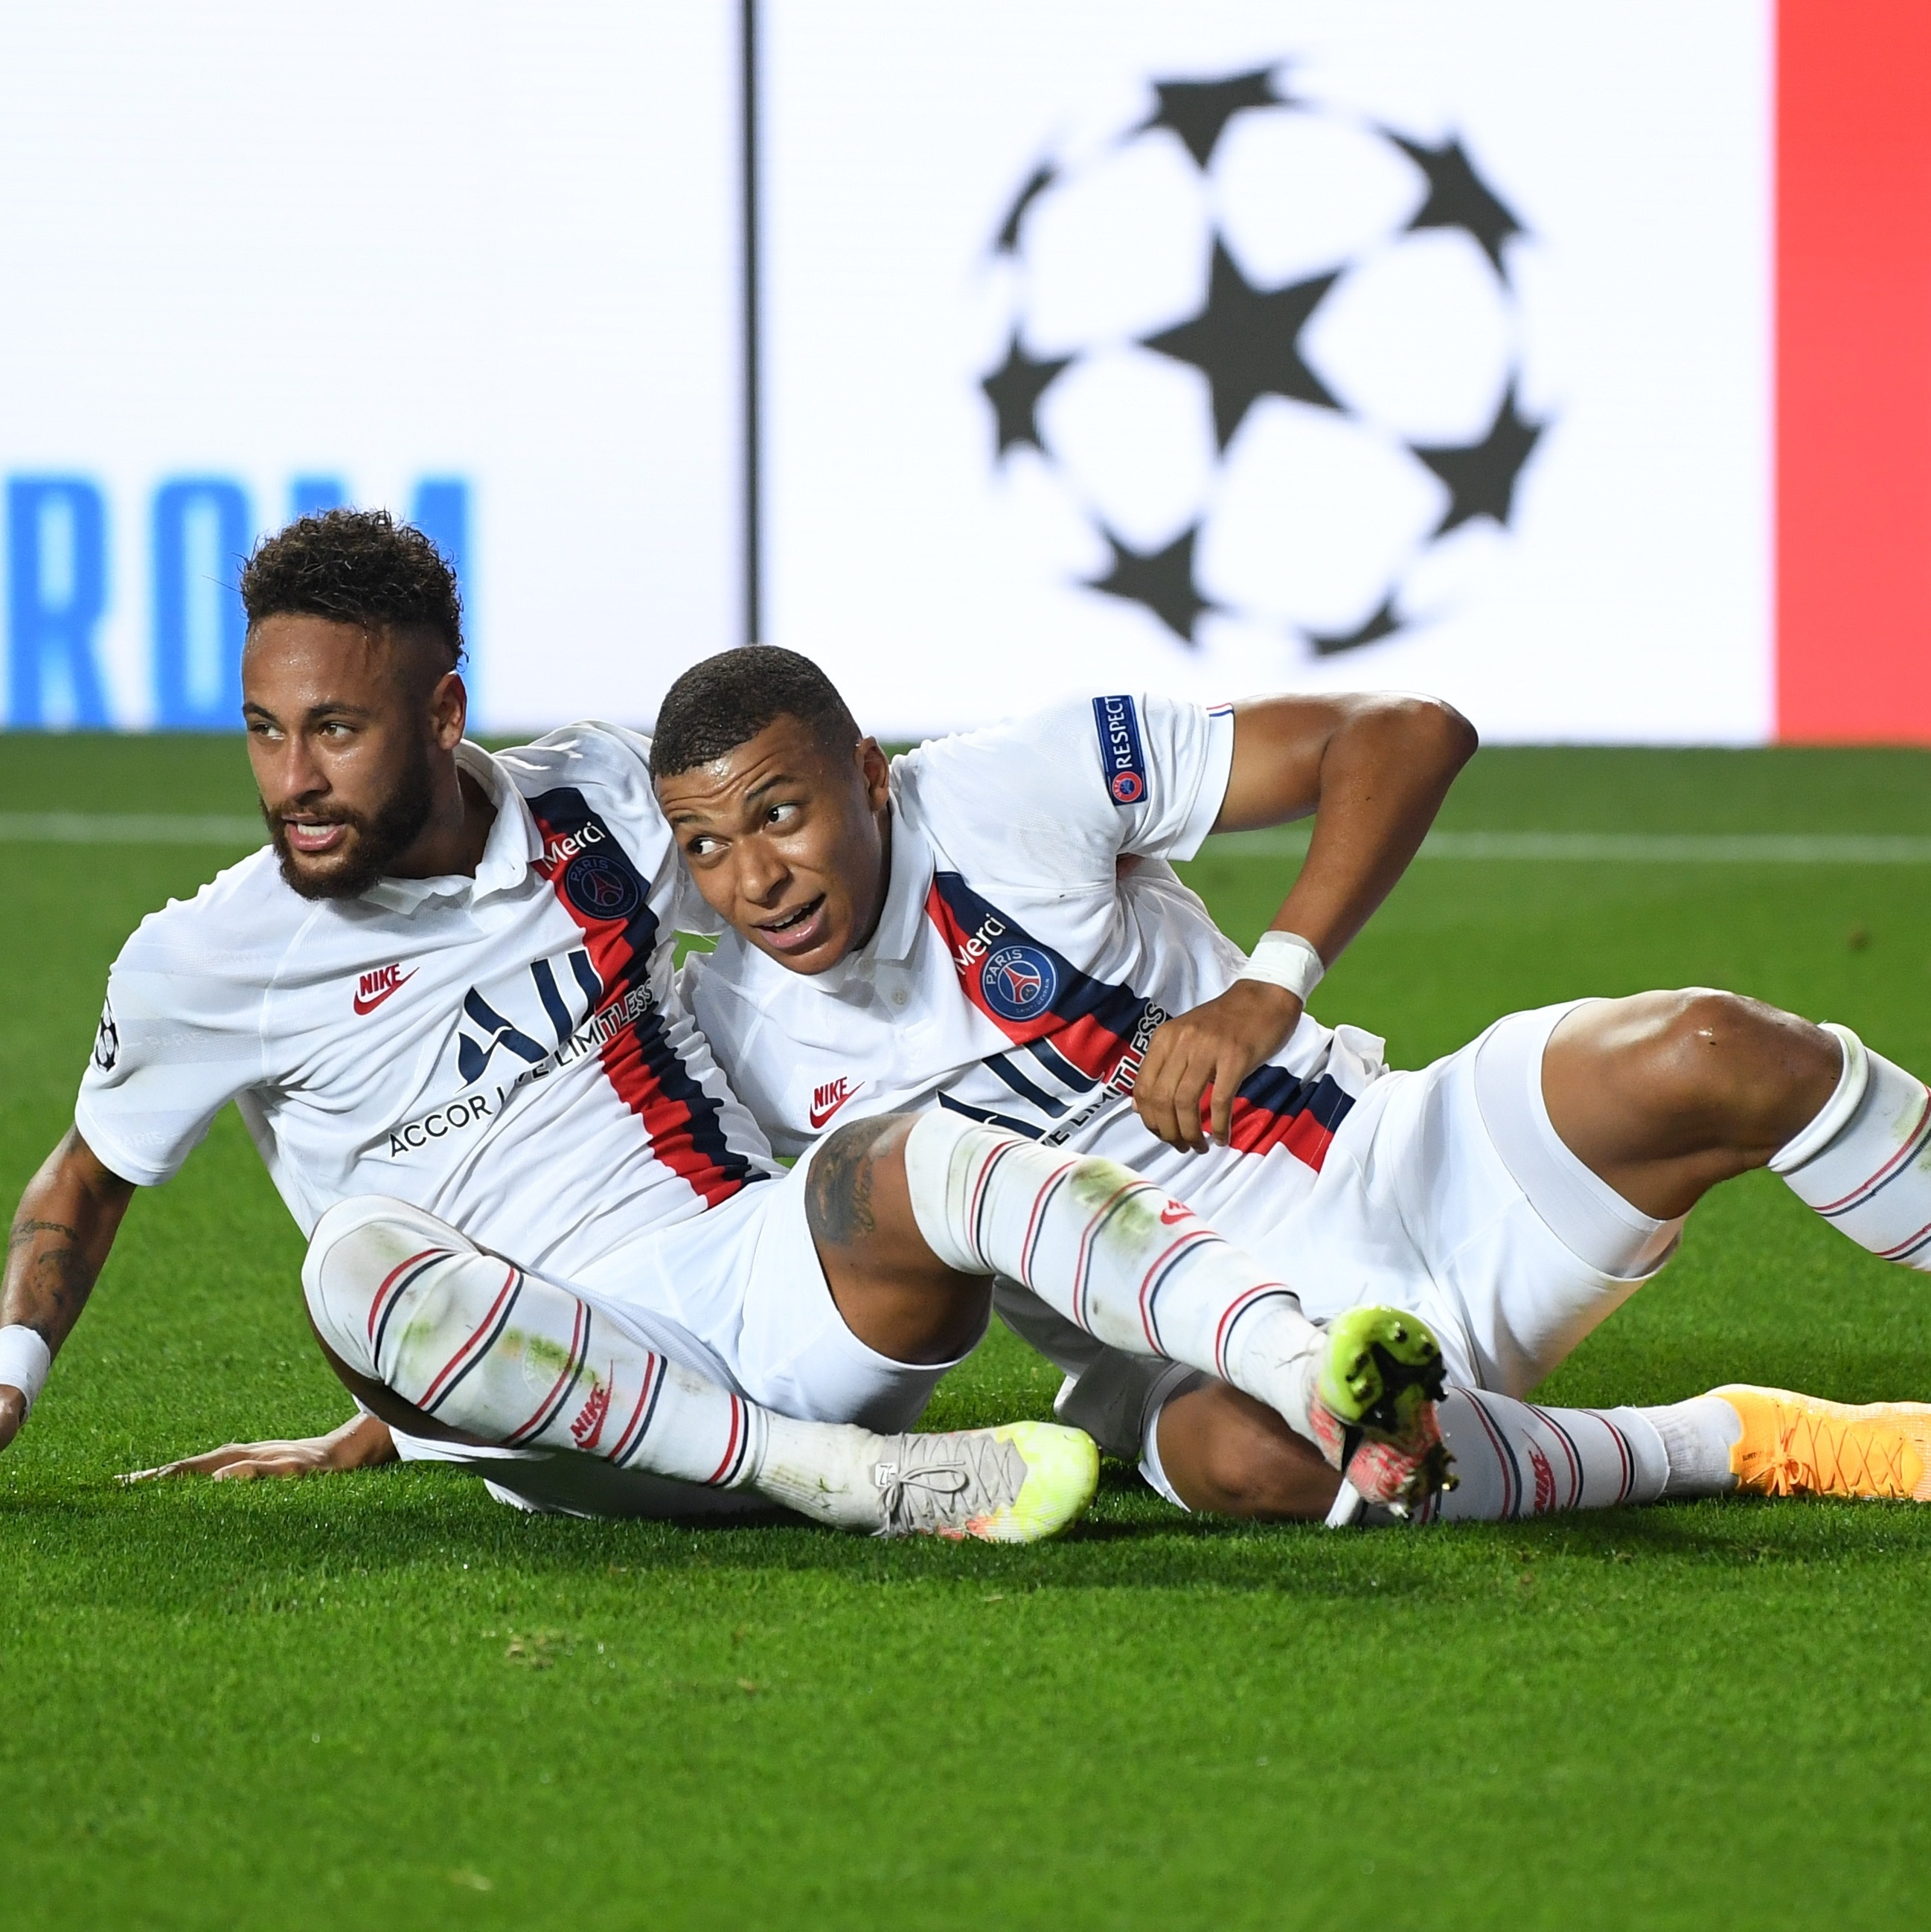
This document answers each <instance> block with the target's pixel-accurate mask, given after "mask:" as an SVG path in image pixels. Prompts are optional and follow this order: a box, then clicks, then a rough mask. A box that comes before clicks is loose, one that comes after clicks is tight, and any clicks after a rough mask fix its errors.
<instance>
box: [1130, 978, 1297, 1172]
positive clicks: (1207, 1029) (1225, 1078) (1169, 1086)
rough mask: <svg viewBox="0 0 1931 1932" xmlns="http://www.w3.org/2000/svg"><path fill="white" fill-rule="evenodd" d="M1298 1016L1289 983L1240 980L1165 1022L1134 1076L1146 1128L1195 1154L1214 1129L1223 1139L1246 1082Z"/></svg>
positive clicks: (1222, 1141) (1221, 1141)
mask: <svg viewBox="0 0 1931 1932" xmlns="http://www.w3.org/2000/svg"><path fill="white" fill-rule="evenodd" d="M1300 1017H1301V1002H1300V1001H1299V999H1298V998H1296V996H1295V995H1293V994H1292V993H1290V992H1288V991H1287V989H1286V988H1285V987H1283V986H1269V985H1267V984H1266V983H1265V982H1263V981H1261V980H1236V981H1235V982H1234V983H1233V985H1232V986H1230V987H1229V988H1228V989H1227V991H1226V992H1224V993H1223V994H1221V995H1220V996H1219V998H1217V999H1212V1000H1209V1001H1207V1002H1206V1004H1204V1005H1203V1006H1198V1007H1195V1008H1194V1010H1193V1011H1192V1012H1191V1013H1179V1014H1176V1016H1174V1017H1173V1019H1170V1020H1167V1021H1165V1022H1162V1024H1161V1025H1160V1026H1159V1027H1158V1028H1156V1029H1155V1032H1154V1035H1153V1037H1152V1040H1150V1041H1149V1043H1147V1049H1146V1059H1145V1060H1144V1061H1143V1062H1142V1063H1141V1065H1140V1073H1139V1075H1138V1077H1137V1079H1135V1080H1134V1088H1133V1104H1134V1109H1135V1111H1136V1112H1137V1113H1138V1114H1139V1115H1140V1119H1141V1120H1142V1121H1144V1122H1145V1123H1146V1129H1147V1131H1148V1132H1149V1133H1152V1134H1156V1135H1158V1136H1159V1138H1160V1139H1162V1140H1163V1141H1164V1142H1166V1143H1167V1145H1168V1146H1169V1147H1175V1148H1185V1149H1187V1150H1188V1151H1190V1152H1191V1153H1194V1154H1200V1153H1202V1152H1204V1151H1205V1150H1206V1147H1207V1145H1208V1142H1209V1138H1210V1137H1211V1139H1212V1142H1213V1144H1214V1145H1216V1146H1218V1147H1225V1146H1226V1145H1227V1138H1228V1136H1229V1135H1230V1133H1231V1132H1232V1131H1233V1103H1234V1096H1235V1095H1236V1094H1237V1093H1239V1091H1240V1085H1241V1082H1242V1081H1244V1080H1245V1079H1246V1078H1247V1077H1248V1075H1249V1074H1250V1073H1252V1072H1253V1071H1254V1069H1255V1068H1256V1067H1258V1066H1260V1064H1261V1063H1262V1062H1263V1061H1265V1060H1266V1059H1267V1058H1269V1056H1270V1055H1273V1054H1275V1053H1278V1052H1280V1050H1281V1047H1282V1046H1284V1044H1285V1043H1286V1041H1287V1036H1288V1035H1289V1034H1291V1033H1292V1032H1293V1031H1294V1028H1295V1025H1296V1022H1298V1021H1299V1019H1300ZM1210 1092H1211V1100H1209V1103H1208V1105H1207V1106H1206V1107H1205V1108H1204V1109H1203V1106H1202V1102H1203V1099H1206V1098H1207V1097H1208V1096H1209V1093H1210Z"/></svg>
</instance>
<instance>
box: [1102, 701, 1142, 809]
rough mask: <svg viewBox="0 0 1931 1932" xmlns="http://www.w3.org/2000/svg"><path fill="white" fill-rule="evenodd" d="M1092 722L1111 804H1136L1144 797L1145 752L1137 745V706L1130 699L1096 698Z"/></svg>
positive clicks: (1138, 726)
mask: <svg viewBox="0 0 1931 1932" xmlns="http://www.w3.org/2000/svg"><path fill="white" fill-rule="evenodd" d="M1093 722H1094V724H1095V727H1097V728H1098V731H1099V733H1100V763H1101V766H1103V767H1104V769H1105V772H1106V774H1107V791H1108V792H1109V793H1110V794H1111V795H1112V798H1113V802H1114V804H1116V805H1120V806H1122V807H1124V806H1127V805H1137V804H1139V803H1140V801H1141V799H1143V798H1145V797H1146V753H1145V752H1144V751H1142V750H1141V748H1140V712H1139V708H1138V707H1137V706H1136V705H1135V704H1134V701H1133V700H1132V699H1131V697H1096V698H1095V699H1094V700H1093Z"/></svg>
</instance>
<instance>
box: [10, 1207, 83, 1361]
mask: <svg viewBox="0 0 1931 1932" xmlns="http://www.w3.org/2000/svg"><path fill="white" fill-rule="evenodd" d="M100 1272H101V1268H100V1264H99V1263H98V1262H96V1261H95V1259H93V1258H92V1256H90V1255H89V1253H87V1252H86V1246H85V1244H83V1241H82V1240H81V1238H80V1230H79V1229H77V1228H75V1227H74V1226H71V1224H70V1223H68V1222H65V1221H46V1220H39V1219H37V1218H36V1217H33V1216H32V1215H27V1214H23V1215H22V1216H20V1218H19V1219H18V1220H16V1221H15V1222H14V1225H13V1226H12V1227H11V1229H8V1234H7V1277H8V1280H7V1287H8V1295H7V1300H8V1303H9V1304H12V1305H13V1306H14V1307H19V1305H20V1303H21V1302H23V1301H24V1302H25V1303H26V1304H27V1305H26V1307H25V1308H22V1309H20V1315H19V1319H20V1322H21V1323H22V1325H23V1326H24V1327H26V1328H31V1329H32V1330H33V1331H34V1332H35V1334H38V1336H39V1337H40V1338H41V1340H42V1341H44V1343H47V1346H48V1347H49V1348H50V1349H57V1348H59V1346H60V1344H61V1343H62V1340H64V1339H65V1337H66V1335H67V1334H68V1331H69V1330H70V1329H71V1328H73V1326H74V1323H75V1322H77V1321H78V1320H79V1319H80V1311H81V1309H82V1308H83V1306H85V1304H86V1301H87V1298H88V1296H89V1294H90V1293H91V1292H92V1289H93V1287H94V1283H95V1277H97V1276H98V1274H100Z"/></svg>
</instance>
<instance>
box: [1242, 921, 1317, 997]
mask: <svg viewBox="0 0 1931 1932" xmlns="http://www.w3.org/2000/svg"><path fill="white" fill-rule="evenodd" d="M1327 970H1328V969H1327V968H1326V967H1325V966H1323V965H1322V964H1321V956H1320V954H1319V953H1317V952H1316V951H1315V950H1314V948H1313V947H1311V946H1310V945H1309V944H1308V942H1307V941H1305V939H1303V938H1302V937H1301V935H1299V933H1298V932H1263V934H1262V935H1260V938H1258V939H1257V940H1256V941H1254V957H1253V958H1252V959H1250V960H1249V961H1248V962H1247V965H1246V968H1245V971H1242V974H1240V976H1239V977H1241V978H1242V979H1243V980H1264V981H1265V982H1266V983H1267V984H1268V985H1269V986H1281V987H1284V988H1285V989H1287V991H1288V992H1290V993H1292V994H1293V995H1294V996H1295V998H1296V999H1298V1000H1299V1001H1300V1002H1301V1004H1302V1005H1303V1006H1305V1005H1306V1004H1308V995H1309V994H1310V993H1311V992H1313V991H1314V989H1315V988H1316V987H1317V986H1319V985H1320V983H1321V976H1322V974H1324V973H1325V972H1326V971H1327Z"/></svg>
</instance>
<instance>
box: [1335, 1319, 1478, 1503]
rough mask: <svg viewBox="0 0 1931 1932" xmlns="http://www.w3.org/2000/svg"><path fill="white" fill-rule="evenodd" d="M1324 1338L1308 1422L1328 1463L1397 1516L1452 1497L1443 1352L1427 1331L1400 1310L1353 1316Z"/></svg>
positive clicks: (1452, 1461)
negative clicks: (1443, 1495)
mask: <svg viewBox="0 0 1931 1932" xmlns="http://www.w3.org/2000/svg"><path fill="white" fill-rule="evenodd" d="M1327 1337H1328V1348H1327V1356H1326V1360H1325V1361H1323V1363H1322V1364H1321V1369H1320V1375H1319V1376H1318V1377H1317V1379H1316V1382H1315V1384H1314V1393H1315V1397H1316V1400H1315V1401H1314V1403H1312V1404H1311V1405H1310V1409H1309V1419H1310V1421H1312V1423H1313V1424H1314V1430H1315V1433H1316V1435H1317V1437H1319V1438H1320V1442H1321V1447H1322V1448H1323V1450H1324V1451H1326V1454H1327V1457H1328V1460H1329V1462H1331V1463H1333V1464H1334V1466H1335V1468H1336V1469H1339V1470H1340V1471H1341V1473H1342V1475H1344V1476H1345V1477H1346V1478H1347V1480H1348V1481H1349V1482H1350V1483H1351V1484H1353V1486H1354V1487H1355V1488H1356V1490H1358V1491H1359V1493H1360V1494H1361V1496H1362V1498H1363V1499H1364V1500H1365V1501H1366V1502H1371V1503H1379V1504H1381V1505H1383V1506H1384V1507H1386V1508H1389V1509H1392V1511H1394V1512H1395V1514H1396V1515H1398V1516H1406V1515H1407V1514H1409V1513H1410V1511H1412V1510H1413V1509H1415V1508H1418V1507H1419V1505H1421V1504H1422V1503H1423V1502H1425V1501H1426V1500H1427V1499H1428V1497H1430V1496H1432V1495H1434V1493H1435V1492H1436V1491H1437V1490H1452V1489H1453V1488H1454V1487H1455V1480H1456V1479H1455V1474H1454V1465H1455V1459H1454V1457H1452V1456H1451V1455H1449V1452H1448V1448H1447V1445H1446V1444H1445V1443H1444V1442H1443V1441H1442V1432H1441V1427H1440V1424H1439V1423H1438V1422H1437V1421H1436V1419H1435V1404H1436V1403H1438V1402H1439V1401H1440V1400H1441V1398H1442V1390H1443V1375H1444V1371H1443V1367H1442V1352H1441V1346H1440V1343H1437V1341H1436V1340H1435V1338H1434V1334H1432V1333H1431V1331H1430V1330H1429V1328H1428V1325H1427V1323H1426V1322H1422V1320H1420V1319H1419V1318H1418V1317H1416V1316H1413V1315H1410V1314H1407V1313H1404V1311H1403V1310H1401V1309H1398V1308H1350V1309H1349V1310H1347V1312H1346V1313H1344V1314H1341V1315H1338V1316H1335V1318H1334V1319H1333V1320H1332V1322H1329V1324H1328V1325H1327ZM1331 1435H1332V1438H1333V1439H1332V1441H1331V1440H1330V1439H1329V1437H1330V1436H1331Z"/></svg>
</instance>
